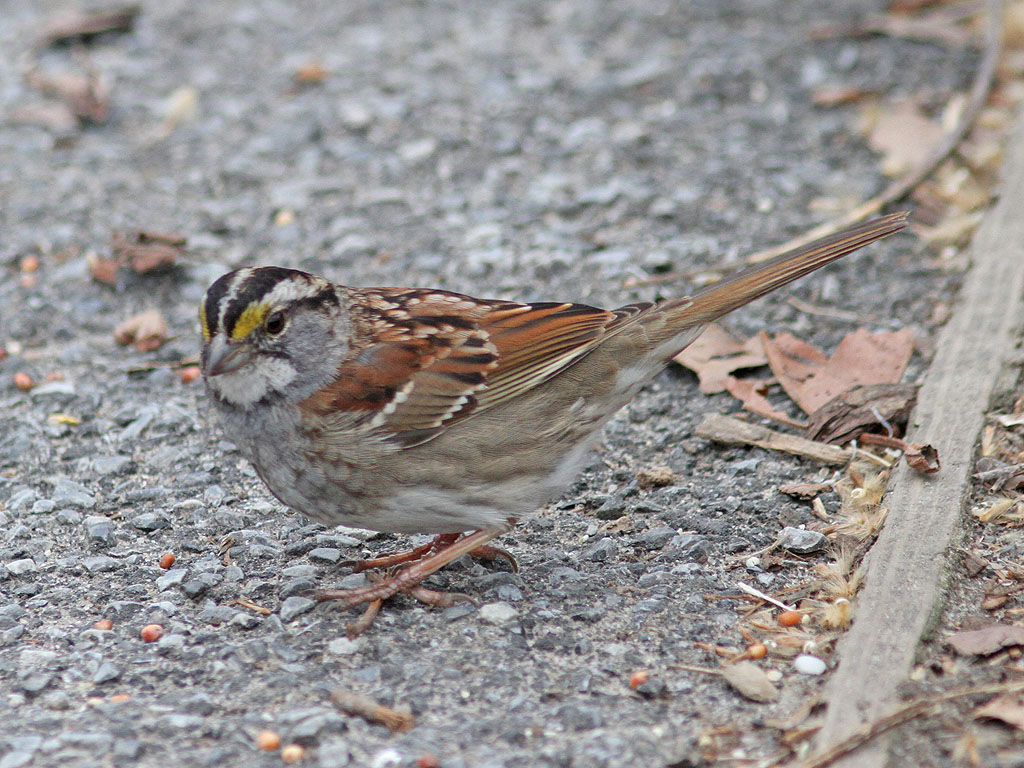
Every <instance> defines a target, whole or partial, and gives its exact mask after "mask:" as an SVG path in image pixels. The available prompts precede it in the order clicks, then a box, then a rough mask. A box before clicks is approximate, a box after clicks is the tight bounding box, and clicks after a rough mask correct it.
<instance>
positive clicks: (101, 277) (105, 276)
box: [85, 251, 121, 285]
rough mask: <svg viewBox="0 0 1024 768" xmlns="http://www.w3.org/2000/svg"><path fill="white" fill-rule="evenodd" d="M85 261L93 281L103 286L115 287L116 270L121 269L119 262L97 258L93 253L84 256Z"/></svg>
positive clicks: (101, 257)
mask: <svg viewBox="0 0 1024 768" xmlns="http://www.w3.org/2000/svg"><path fill="white" fill-rule="evenodd" d="M85 261H86V264H88V265H89V274H90V275H92V279H93V280H95V281H96V282H98V283H104V284H105V285H117V270H118V269H120V268H121V262H119V261H118V260H117V259H108V258H105V257H103V256H99V255H98V254H96V253H95V252H93V251H89V252H88V253H86V254H85Z"/></svg>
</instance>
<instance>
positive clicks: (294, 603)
mask: <svg viewBox="0 0 1024 768" xmlns="http://www.w3.org/2000/svg"><path fill="white" fill-rule="evenodd" d="M315 605H316V600H310V599H309V598H308V597H297V596H295V597H289V598H288V599H287V600H285V601H284V602H283V603H281V610H280V615H281V621H291V620H292V619H294V618H295V617H297V616H300V615H301V614H303V613H306V611H310V610H312V609H313V606H315Z"/></svg>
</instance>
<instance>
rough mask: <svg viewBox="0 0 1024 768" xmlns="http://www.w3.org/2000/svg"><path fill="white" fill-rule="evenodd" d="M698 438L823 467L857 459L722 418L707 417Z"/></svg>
mask: <svg viewBox="0 0 1024 768" xmlns="http://www.w3.org/2000/svg"><path fill="white" fill-rule="evenodd" d="M696 434H697V436H698V437H703V438H705V439H707V440H715V441H717V442H720V443H726V444H727V445H754V446H757V447H758V448H764V449H766V450H769V451H784V452H785V453H792V454H794V455H796V456H803V457H805V458H808V459H814V460H815V461H820V462H821V463H823V464H846V463H847V462H848V461H850V460H851V459H852V458H853V451H851V450H850V449H848V448H839V447H837V446H835V445H829V444H828V443H819V442H817V441H816V440H808V439H807V438H806V437H798V436H796V435H787V434H786V433H785V432H776V431H775V430H772V429H768V428H767V427H762V426H760V425H758V424H750V423H749V422H746V421H741V420H740V419H737V418H733V417H731V416H723V415H721V414H711V415H709V416H706V417H705V418H704V421H702V422H701V423H700V426H698V427H697V430H696Z"/></svg>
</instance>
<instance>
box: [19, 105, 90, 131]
mask: <svg viewBox="0 0 1024 768" xmlns="http://www.w3.org/2000/svg"><path fill="white" fill-rule="evenodd" d="M11 122H14V123H21V124H23V125H39V126H42V127H43V128H47V129H49V130H51V131H53V132H54V133H71V132H72V131H74V130H76V129H77V128H78V118H77V117H75V113H74V112H72V111H71V107H69V106H68V105H67V104H65V103H64V102H49V103H46V104H30V105H28V106H25V107H19V108H18V109H15V110H13V111H12V112H11Z"/></svg>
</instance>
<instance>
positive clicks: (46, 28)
mask: <svg viewBox="0 0 1024 768" xmlns="http://www.w3.org/2000/svg"><path fill="white" fill-rule="evenodd" d="M141 10H142V8H141V7H140V6H138V5H134V4H133V5H124V6H120V7H117V8H105V9H98V10H83V9H81V8H74V9H69V10H65V11H58V12H57V13H54V14H52V15H51V16H50V17H49V18H48V19H47V20H46V21H45V22H44V23H43V29H42V31H41V32H40V33H39V42H40V45H53V44H55V43H67V42H71V41H73V40H89V39H91V38H93V37H96V36H97V35H102V34H104V33H106V32H130V31H131V30H132V28H133V27H134V26H135V18H136V17H137V16H138V15H139V11H141Z"/></svg>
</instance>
